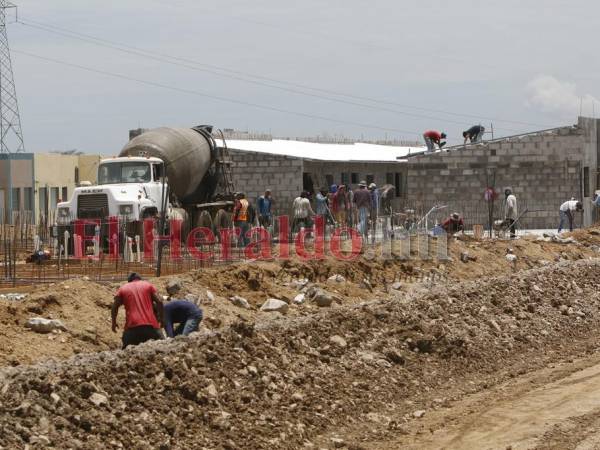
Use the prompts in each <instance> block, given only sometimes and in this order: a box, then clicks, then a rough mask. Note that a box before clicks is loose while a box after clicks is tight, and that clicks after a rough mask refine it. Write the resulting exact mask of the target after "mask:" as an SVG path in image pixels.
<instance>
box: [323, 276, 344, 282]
mask: <svg viewBox="0 0 600 450" xmlns="http://www.w3.org/2000/svg"><path fill="white" fill-rule="evenodd" d="M327 281H328V282H330V283H344V282H345V281H346V279H345V278H344V277H343V276H341V275H339V274H335V275H331V276H330V277H329V278H327Z"/></svg>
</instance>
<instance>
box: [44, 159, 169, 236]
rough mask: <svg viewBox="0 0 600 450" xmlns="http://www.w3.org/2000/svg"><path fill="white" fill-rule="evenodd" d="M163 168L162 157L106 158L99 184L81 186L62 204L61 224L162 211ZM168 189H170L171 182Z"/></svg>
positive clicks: (140, 217)
mask: <svg viewBox="0 0 600 450" xmlns="http://www.w3.org/2000/svg"><path fill="white" fill-rule="evenodd" d="M163 171H164V164H163V161H162V160H160V159H159V158H154V157H142V156H140V157H117V158H108V159H103V160H102V161H100V165H99V166H98V184H96V185H94V186H81V187H78V188H76V189H75V191H74V192H73V196H72V197H71V200H69V201H67V202H61V203H59V204H58V206H57V209H58V211H57V219H56V222H57V225H68V224H69V223H71V222H72V221H73V220H76V219H88V218H89V219H94V218H98V217H119V218H122V219H124V220H126V221H137V220H143V219H144V218H146V217H154V216H157V215H159V214H161V213H162V202H163V177H162V174H163ZM164 188H165V191H166V192H168V185H167V183H164ZM169 209H170V205H169ZM167 212H168V211H167Z"/></svg>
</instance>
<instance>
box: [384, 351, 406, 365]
mask: <svg viewBox="0 0 600 450" xmlns="http://www.w3.org/2000/svg"><path fill="white" fill-rule="evenodd" d="M385 357H386V358H387V360H388V361H390V362H392V363H394V364H399V365H403V364H404V363H405V362H406V360H405V359H404V356H402V354H401V353H400V352H399V351H397V350H389V351H387V352H385Z"/></svg>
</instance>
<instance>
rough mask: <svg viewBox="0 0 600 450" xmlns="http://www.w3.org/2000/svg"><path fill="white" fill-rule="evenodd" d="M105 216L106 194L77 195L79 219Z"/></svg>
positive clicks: (106, 208)
mask: <svg viewBox="0 0 600 450" xmlns="http://www.w3.org/2000/svg"><path fill="white" fill-rule="evenodd" d="M107 216H108V196H107V195H106V194H83V195H79V197H77V217H78V218H79V219H103V218H105V217H107Z"/></svg>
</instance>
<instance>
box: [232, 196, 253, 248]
mask: <svg viewBox="0 0 600 450" xmlns="http://www.w3.org/2000/svg"><path fill="white" fill-rule="evenodd" d="M249 209H250V203H249V202H248V200H246V195H245V194H244V193H243V192H238V193H237V195H236V196H235V206H234V207H233V223H234V224H235V227H236V228H238V229H239V230H240V237H239V239H238V246H239V247H246V246H247V245H248V244H249V243H250V239H249V238H248V237H247V236H246V233H247V232H248V230H249V229H250V214H249V212H250V211H249Z"/></svg>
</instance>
